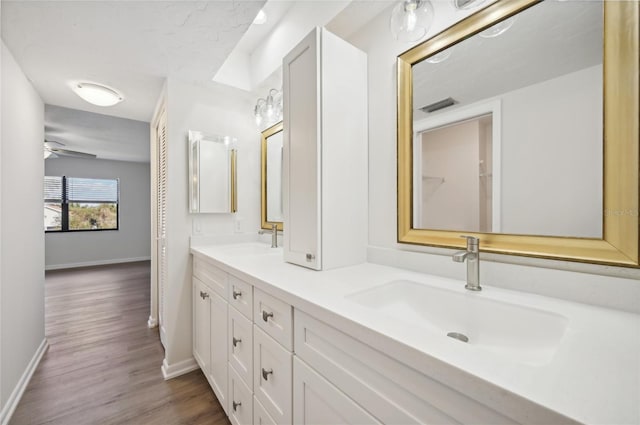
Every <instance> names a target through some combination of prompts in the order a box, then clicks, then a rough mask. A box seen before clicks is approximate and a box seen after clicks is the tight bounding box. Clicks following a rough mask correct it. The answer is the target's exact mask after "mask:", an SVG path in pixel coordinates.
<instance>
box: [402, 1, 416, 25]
mask: <svg viewBox="0 0 640 425" xmlns="http://www.w3.org/2000/svg"><path fill="white" fill-rule="evenodd" d="M416 7H417V4H416V3H413V2H410V3H405V5H404V12H405V14H404V23H403V27H404V29H405V30H406V31H408V32H413V31H415V30H416V23H417V22H418V17H417V16H416Z"/></svg>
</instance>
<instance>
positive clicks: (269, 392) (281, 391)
mask: <svg viewBox="0 0 640 425" xmlns="http://www.w3.org/2000/svg"><path fill="white" fill-rule="evenodd" d="M253 332H254V333H253V351H254V354H253V359H254V361H255V365H254V366H255V367H254V374H253V377H254V379H253V388H254V392H255V397H256V398H257V399H258V400H260V402H261V403H262V405H263V406H264V408H265V409H266V410H267V412H269V414H270V415H271V417H272V418H274V419H275V421H276V422H277V423H279V424H290V423H291V399H292V397H293V395H292V392H291V382H292V374H293V364H292V361H293V354H291V352H289V351H287V350H285V349H284V348H283V347H282V346H281V345H280V344H278V343H277V342H276V341H275V340H274V339H273V338H271V337H270V336H269V335H267V334H266V333H264V332H263V331H262V330H260V328H258V327H257V326H254V328H253Z"/></svg>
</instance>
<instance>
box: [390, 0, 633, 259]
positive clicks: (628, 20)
mask: <svg viewBox="0 0 640 425" xmlns="http://www.w3.org/2000/svg"><path fill="white" fill-rule="evenodd" d="M540 1H541V0H499V1H497V2H496V3H493V4H492V5H490V6H487V7H486V8H484V9H482V10H480V11H479V12H477V13H475V14H473V15H471V16H469V17H468V18H466V19H464V20H463V21H460V22H459V23H457V24H455V25H454V26H452V27H450V28H448V29H446V30H445V31H443V32H441V33H439V34H437V35H435V36H434V37H432V38H430V39H429V40H427V41H425V42H423V43H421V44H419V45H417V46H415V47H414V48H412V49H410V50H408V51H406V52H405V53H402V54H401V55H400V56H398V60H397V77H398V79H397V81H398V87H397V90H398V93H397V101H398V104H397V108H398V109H397V114H398V115H397V120H398V121H397V122H398V127H397V136H398V146H397V148H398V169H397V173H398V174H397V178H398V242H399V243H407V244H416V245H428V246H438V247H447V248H461V247H464V244H465V242H464V240H463V239H461V238H460V237H459V236H460V234H461V233H464V234H468V235H473V236H476V237H479V238H480V241H481V242H480V248H481V251H483V252H491V253H498V254H507V255H522V256H528V257H540V258H549V259H556V260H568V261H578V262H587V263H597V264H607V265H616V266H624V267H640V257H639V250H640V234H639V223H640V220H639V217H638V208H639V197H640V189H639V188H640V152H639V147H638V146H639V130H638V127H639V120H640V95H639V93H638V91H639V84H638V79H639V74H640V53H639V46H638V38H639V37H640V30H639V25H640V24H639V22H640V19H639V18H640V2H637V1H623V2H617V1H616V2H613V1H607V2H605V3H604V80H603V81H604V117H603V118H604V148H603V149H604V176H603V177H604V182H603V185H604V199H603V204H604V205H603V206H604V211H613V212H614V214H608V215H605V214H604V211H603V238H602V239H587V238H571V237H553V236H529V235H510V234H492V233H473V232H464V231H461V232H458V231H441V230H427V229H414V228H412V227H411V223H412V208H411V202H412V172H413V170H412V158H411V156H412V143H411V140H412V134H413V116H412V111H413V96H412V92H413V90H412V88H413V87H412V83H413V82H412V75H411V67H412V65H414V64H416V63H418V62H420V61H422V60H424V59H426V58H427V57H428V56H430V55H433V54H435V53H437V52H439V51H441V50H443V49H445V48H447V47H448V46H450V45H453V44H455V43H458V42H460V41H462V40H464V39H466V38H468V37H470V36H472V35H474V34H476V33H477V32H479V31H481V30H482V29H484V28H487V27H488V26H490V25H491V23H494V22H496V21H498V20H500V19H503V18H506V17H509V16H512V15H515V14H517V13H519V12H521V11H523V10H525V9H527V8H529V7H531V6H533V5H535V4H537V3H540Z"/></svg>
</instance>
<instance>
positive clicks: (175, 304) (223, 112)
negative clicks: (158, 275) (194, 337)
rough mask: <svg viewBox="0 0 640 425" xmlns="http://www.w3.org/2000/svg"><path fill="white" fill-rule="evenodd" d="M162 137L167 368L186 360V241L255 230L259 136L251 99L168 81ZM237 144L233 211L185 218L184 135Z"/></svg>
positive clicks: (188, 340) (235, 92) (222, 88)
mask: <svg viewBox="0 0 640 425" xmlns="http://www.w3.org/2000/svg"><path fill="white" fill-rule="evenodd" d="M166 101H167V118H168V123H167V128H168V132H169V137H168V182H169V187H168V210H167V246H168V283H167V287H166V288H165V299H166V300H169V301H168V302H167V303H166V304H165V306H166V307H165V314H164V327H165V330H166V343H167V346H166V351H165V361H166V363H167V364H168V366H169V367H171V366H172V365H175V364H176V363H179V362H182V361H186V360H189V359H191V358H192V351H191V350H192V346H191V268H192V265H191V256H190V254H189V237H190V236H191V235H192V234H193V235H205V236H206V235H208V236H212V237H213V238H214V239H215V238H216V235H219V237H220V238H227V237H228V236H229V235H232V234H233V233H234V231H237V230H238V229H236V221H238V225H239V231H240V232H243V233H245V232H246V233H256V232H257V231H258V229H259V228H260V133H259V131H258V130H257V129H256V126H255V123H254V119H253V115H252V112H253V104H254V103H255V98H253V97H252V96H251V95H249V94H248V93H246V92H244V91H242V90H240V89H234V88H231V87H225V86H222V85H215V86H214V87H213V88H203V87H199V86H194V85H190V84H186V83H183V82H181V81H177V80H173V79H170V80H169V81H168V84H167V100H166ZM189 130H198V131H202V132H205V133H210V134H220V135H229V136H234V137H236V138H237V139H238V142H237V150H238V159H237V160H238V212H237V213H236V214H189V210H188V172H187V170H188V156H187V155H188V145H187V140H188V137H187V136H188V131H189Z"/></svg>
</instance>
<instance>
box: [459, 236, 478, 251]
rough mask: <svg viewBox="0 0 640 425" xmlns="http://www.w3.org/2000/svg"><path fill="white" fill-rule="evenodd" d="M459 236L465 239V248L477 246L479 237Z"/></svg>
mask: <svg viewBox="0 0 640 425" xmlns="http://www.w3.org/2000/svg"><path fill="white" fill-rule="evenodd" d="M460 237H461V238H466V239H467V248H478V245H479V244H480V239H479V238H477V237H475V236H467V235H460Z"/></svg>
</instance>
